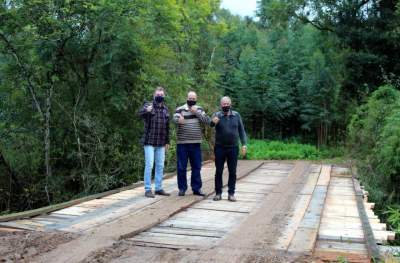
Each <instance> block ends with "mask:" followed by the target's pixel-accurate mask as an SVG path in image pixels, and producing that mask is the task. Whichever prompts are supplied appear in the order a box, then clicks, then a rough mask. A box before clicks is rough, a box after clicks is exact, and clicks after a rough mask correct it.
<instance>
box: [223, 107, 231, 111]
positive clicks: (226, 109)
mask: <svg viewBox="0 0 400 263" xmlns="http://www.w3.org/2000/svg"><path fill="white" fill-rule="evenodd" d="M230 109H231V106H224V107H222V111H223V112H228V111H229V110H230Z"/></svg>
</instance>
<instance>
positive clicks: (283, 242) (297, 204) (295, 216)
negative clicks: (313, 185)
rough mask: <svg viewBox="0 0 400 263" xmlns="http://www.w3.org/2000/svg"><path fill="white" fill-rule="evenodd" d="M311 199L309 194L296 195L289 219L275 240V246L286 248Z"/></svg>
mask: <svg viewBox="0 0 400 263" xmlns="http://www.w3.org/2000/svg"><path fill="white" fill-rule="evenodd" d="M310 200H311V195H297V196H296V200H295V201H294V206H293V212H292V214H291V216H290V217H289V221H288V223H287V224H286V226H285V228H284V229H283V231H281V234H280V236H279V238H278V240H277V242H276V245H275V248H276V249H280V250H287V249H288V247H289V244H290V242H291V241H292V239H293V237H294V235H295V233H296V229H297V228H298V226H299V225H300V222H301V221H302V218H303V216H304V213H305V212H306V210H307V206H308V204H309V202H310Z"/></svg>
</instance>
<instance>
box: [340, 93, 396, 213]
mask: <svg viewBox="0 0 400 263" xmlns="http://www.w3.org/2000/svg"><path fill="white" fill-rule="evenodd" d="M399 127H400V92H399V91H397V90H395V89H394V88H393V87H391V86H382V87H381V88H379V89H378V90H377V91H375V92H374V93H372V95H371V97H370V98H369V99H368V101H367V103H366V104H364V105H361V106H360V107H359V109H358V110H357V113H356V114H354V116H353V118H352V120H351V122H350V124H349V138H348V143H349V149H350V154H351V156H353V157H354V158H355V159H356V160H357V166H358V168H359V173H360V175H361V176H362V179H363V182H364V183H365V184H366V186H367V188H368V190H369V191H370V197H371V198H372V200H374V201H376V202H378V203H380V204H381V205H382V206H384V203H388V204H390V203H393V202H395V203H396V202H399V201H400V199H399V197H400V188H399V187H400V181H399V180H400V178H399V174H400V159H399V156H400V155H399V153H400V152H399V149H400V148H399V146H400V130H399Z"/></svg>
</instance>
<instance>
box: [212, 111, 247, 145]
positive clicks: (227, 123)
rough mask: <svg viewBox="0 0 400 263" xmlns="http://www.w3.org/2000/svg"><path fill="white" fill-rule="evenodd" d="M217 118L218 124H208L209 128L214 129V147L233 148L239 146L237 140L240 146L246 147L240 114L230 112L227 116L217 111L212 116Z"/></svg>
mask: <svg viewBox="0 0 400 263" xmlns="http://www.w3.org/2000/svg"><path fill="white" fill-rule="evenodd" d="M215 116H217V117H218V118H219V122H218V124H217V125H215V124H214V122H211V123H210V126H211V127H215V145H220V146H225V147H234V146H236V147H237V146H238V145H239V139H240V142H241V143H242V145H246V141H247V139H246V132H245V130H244V125H243V122H242V118H241V117H240V114H239V113H238V112H236V111H230V112H229V114H228V115H226V116H225V115H224V113H223V112H221V111H218V112H216V113H214V114H213V116H212V118H214V117H215Z"/></svg>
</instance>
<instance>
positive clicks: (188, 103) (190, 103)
mask: <svg viewBox="0 0 400 263" xmlns="http://www.w3.org/2000/svg"><path fill="white" fill-rule="evenodd" d="M196 102H197V101H195V100H188V101H186V103H187V105H188V106H189V107H192V106H194V105H196Z"/></svg>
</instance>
